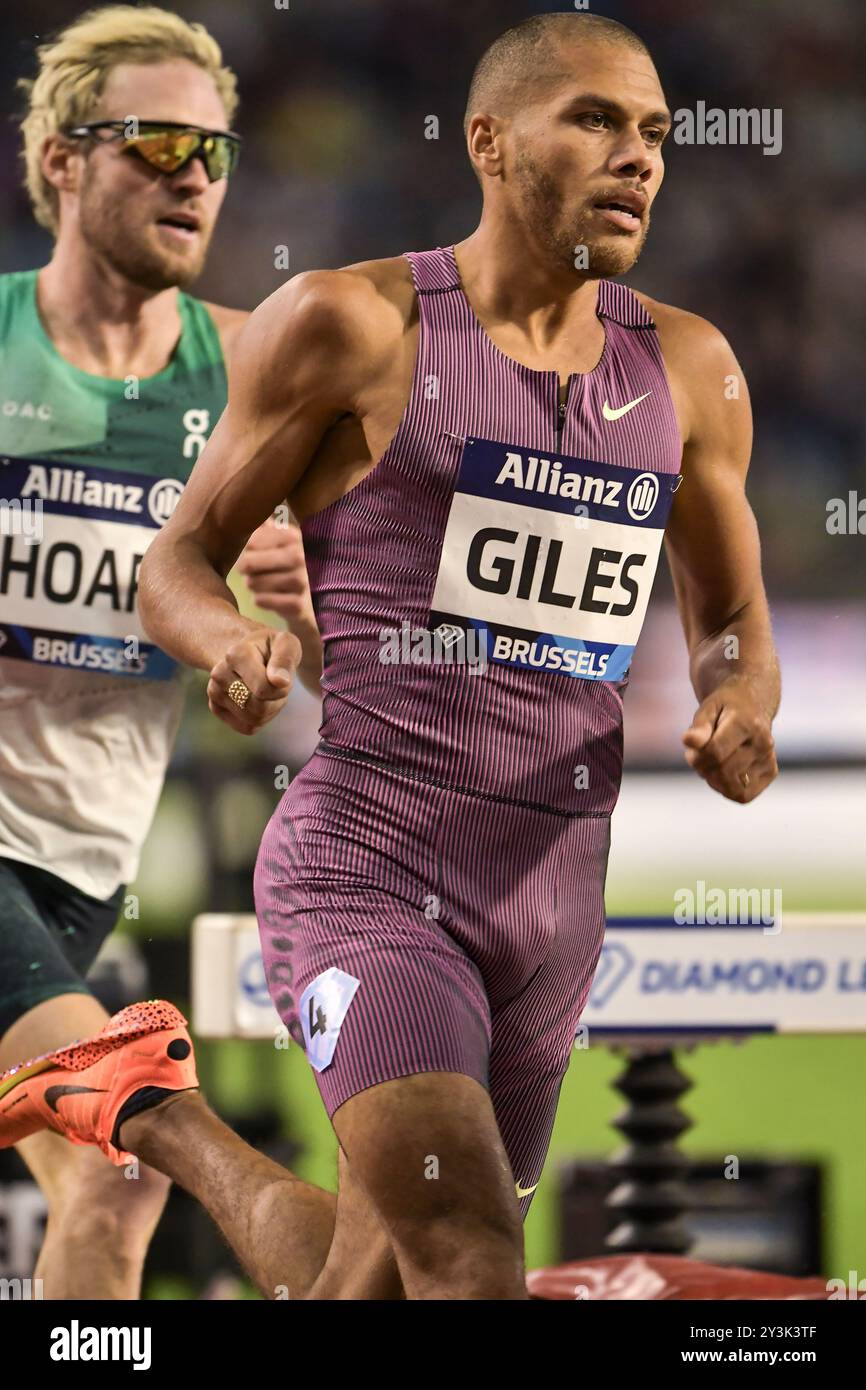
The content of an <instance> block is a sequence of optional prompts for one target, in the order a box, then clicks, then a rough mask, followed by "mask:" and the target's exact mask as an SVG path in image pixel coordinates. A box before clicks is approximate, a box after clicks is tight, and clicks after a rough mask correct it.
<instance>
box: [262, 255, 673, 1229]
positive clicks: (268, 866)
mask: <svg viewBox="0 0 866 1390" xmlns="http://www.w3.org/2000/svg"><path fill="white" fill-rule="evenodd" d="M408 259H409V262H410V264H411V267H412V275H413V278H414V283H415V287H416V289H417V293H418V302H419V306H420V340H419V347H418V356H417V360H416V364H415V371H414V379H413V383H412V390H411V395H410V398H409V401H408V404H407V406H406V410H405V412H404V415H403V418H402V420H401V422H400V424H399V427H398V429H397V433H396V435H395V436H394V439H393V440H392V442H391V444H390V446H389V447H388V449H387V450H386V452H385V454H384V456H383V457H382V459H381V460H380V462H379V463H378V464H376V466H375V467H374V468H373V470H372V471H371V472H370V473H369V474H367V476H366V477H365V478H364V479H363V481H362V482H361V483H359V484H358V485H357V486H355V487H353V488H352V490H351V491H350V492H349V493H348V494H347V495H346V496H344V497H342V498H340V499H339V500H338V501H336V502H333V503H332V504H331V505H330V506H328V507H326V508H325V509H324V510H323V511H321V512H319V513H317V514H316V515H315V516H313V517H310V518H309V519H308V520H307V521H306V522H305V523H304V525H303V528H302V529H303V536H304V543H305V549H306V556H307V566H308V570H309V576H310V584H311V589H312V593H313V601H314V605H315V609H316V615H317V619H318V623H319V628H320V631H321V633H322V637H323V640H324V647H325V661H324V678H323V682H322V683H323V687H324V690H325V698H324V719H323V724H322V728H321V734H322V741H321V743H320V744H319V746H318V748H317V749H316V751H315V752H314V754H313V756H312V757H311V758H310V760H309V761H308V762H307V764H306V765H305V766H304V767H303V768H302V769H301V771H300V772H299V773H298V774H297V776H296V777H295V778H294V780H293V782H292V784H291V786H290V787H289V789H288V790H287V791H286V793H285V795H284V797H283V799H282V801H281V802H280V804H279V806H278V807H277V809H276V810H275V812H274V815H273V817H272V819H271V821H270V824H269V826H268V828H267V830H266V831H265V835H264V837H263V840H262V845H261V850H260V852H259V858H258V863H257V866H256V877H255V897H256V910H257V913H258V919H259V926H260V932H261V939H262V952H263V957H264V963H265V971H266V975H267V980H268V985H269V989H270V992H271V996H272V998H273V1000H274V1003H275V1005H276V1008H277V1009H278V1011H279V1013H280V1016H281V1017H282V1019H283V1021H284V1023H285V1025H286V1027H287V1029H288V1030H289V1032H290V1034H291V1036H292V1037H293V1038H294V1039H295V1041H296V1042H297V1043H298V1044H299V1045H300V1046H302V1047H304V1048H305V1051H306V1054H307V1057H308V1060H309V1061H310V1064H311V1066H312V1067H313V1068H314V1071H315V1077H316V1082H317V1085H318V1087H319V1091H320V1094H321V1096H322V1099H323V1101H324V1103H325V1106H326V1108H327V1111H328V1114H329V1116H331V1117H334V1116H335V1115H336V1112H337V1111H338V1110H339V1109H340V1107H341V1106H342V1105H343V1104H344V1103H345V1102H346V1101H348V1100H350V1099H352V1098H353V1097H356V1096H358V1095H359V1093H361V1092H364V1091H367V1090H368V1089H370V1088H373V1087H376V1086H377V1085H378V1084H379V1083H382V1082H388V1081H396V1080H398V1079H399V1078H401V1077H405V1076H410V1075H415V1074H418V1073H425V1072H438V1073H458V1074H462V1075H465V1076H469V1077H471V1078H473V1079H474V1080H475V1081H477V1082H478V1084H479V1085H481V1086H483V1087H485V1088H486V1090H487V1091H488V1094H489V1096H490V1100H491V1103H492V1106H493V1110H494V1114H495V1116H496V1121H497V1125H498V1128H499V1132H500V1135H501V1138H502V1144H503V1147H504V1150H505V1153H506V1155H507V1157H508V1161H509V1163H510V1165H511V1169H512V1173H513V1175H514V1180H515V1184H516V1192H517V1197H518V1199H519V1201H520V1204H521V1208H522V1211H523V1212H524V1213H525V1212H526V1211H527V1210H528V1208H529V1204H530V1202H531V1201H532V1194H533V1193H534V1191H535V1189H536V1186H537V1184H538V1180H539V1177H540V1174H541V1170H542V1167H543V1164H544V1159H545V1155H546V1153H547V1148H548V1143H549V1140H550V1134H551V1130H552V1126H553V1121H554V1116H555V1113H556V1104H557V1099H558V1095H559V1089H560V1086H561V1083H562V1078H563V1076H564V1074H565V1071H566V1068H567V1066H568V1061H569V1057H570V1055H571V1052H572V1049H573V1047H574V1041H575V1034H576V1030H577V1027H578V1024H579V1020H580V1017H581V1013H582V1010H583V1008H584V1005H585V1002H586V999H587V997H588V994H589V990H590V988H591V985H592V980H593V977H594V974H595V970H596V966H597V963H598V959H599V954H600V951H601V946H602V939H603V934H604V880H605V873H606V867H607V856H608V851H609V847H610V812H611V810H612V809H613V806H614V804H615V801H616V797H617V793H618V789H619V782H620V772H621V756H622V729H621V717H622V701H621V698H620V694H619V690H620V688H621V686H622V684H623V683H624V681H623V677H624V675H625V671H626V668H627V660H628V657H629V655H630V651H631V646H632V644H633V641H634V640H636V635H637V631H638V629H639V620H640V618H641V617H642V613H641V612H640V611H638V610H639V607H640V604H642V605H643V606H645V602H646V598H647V597H648V590H649V585H650V583H651V577H652V569H653V568H654V564H655V556H656V555H657V554H658V549H659V546H660V544H661V530H662V528H663V525H664V516H665V514H666V511H667V507H668V505H669V503H670V492H671V490H672V484H673V481H674V479H675V477H676V476H677V475H678V472H679V464H680V441H679V433H678V428H677V422H676V417H675V414H674V407H673V403H672V400H671V395H670V391H669V388H668V382H667V377H666V373H665V368H664V363H663V361H662V357H661V353H660V349H659V344H658V341H657V336H656V332H655V329H654V327H653V324H652V322H651V320H650V317H649V315H648V314H647V313H646V311H645V310H644V308H643V307H642V306H641V304H640V303H639V301H638V300H637V299H636V298H635V296H634V295H633V294H632V293H631V292H630V291H629V290H627V289H624V288H622V287H621V286H618V285H615V284H612V283H610V282H608V281H604V280H603V281H601V282H600V284H599V288H598V310H597V312H598V314H599V316H600V318H601V319H602V321H603V323H604V330H605V345H604V351H603V354H602V357H601V360H600V362H599V363H598V365H597V366H596V368H595V369H594V371H592V372H588V373H586V374H585V375H580V374H574V375H572V376H571V377H570V380H569V394H568V399H567V404H566V407H565V409H564V410H563V411H560V409H559V380H558V376H557V374H556V373H555V372H539V371H533V370H530V369H529V368H528V367H524V366H521V365H520V364H519V363H517V362H515V361H512V360H511V359H510V358H508V357H506V356H505V355H504V354H503V353H502V352H500V351H499V349H498V348H496V347H495V346H494V344H493V342H492V341H491V340H490V338H489V337H488V336H487V334H486V333H485V332H484V330H483V328H482V327H481V325H480V323H479V321H478V320H477V319H476V317H475V315H474V314H473V312H472V309H471V308H470V306H469V303H468V301H467V299H466V298H465V296H464V294H463V292H462V290H461V288H460V283H459V278H458V274H457V267H456V263H455V259H454V254H453V252H452V251H451V250H437V251H425V252H420V253H418V252H416V253H411V254H410V255H409V257H408ZM579 509H580V510H579ZM590 549H591V551H592V553H591V555H590V554H589V551H590ZM651 562H652V563H651ZM581 566H582V567H583V570H584V573H582V574H581V573H577V571H579V570H580V569H581ZM638 599H639V600H640V604H639V603H638ZM464 622H465V623H466V624H467V626H466V627H465V633H469V634H471V632H474V631H476V630H478V631H481V630H484V631H486V632H488V635H490V636H491V638H492V642H491V646H490V653H489V654H491V657H492V659H490V660H489V661H488V662H487V664H486V666H484V667H483V668H479V667H478V666H473V665H471V664H470V663H469V662H468V661H466V662H462V661H455V662H452V663H450V664H449V663H447V662H445V661H437V660H431V659H429V656H430V653H429V650H427V649H425V647H424V645H423V643H422V644H421V646H420V648H418V650H420V653H421V656H422V658H424V659H421V660H418V661H414V660H402V659H401V660H398V661H388V662H385V661H383V659H382V653H383V649H384V647H383V642H384V641H385V640H386V639H385V635H386V634H387V633H389V632H390V633H396V632H402V631H403V629H404V627H406V628H407V629H408V631H409V633H410V641H409V648H408V650H409V651H410V654H411V653H414V652H415V650H416V648H415V636H414V634H416V633H421V634H422V635H423V633H424V632H425V631H428V629H427V625H428V623H430V624H433V623H436V624H437V627H436V630H437V631H438V630H439V628H444V629H445V630H446V631H447V630H448V629H449V628H450V629H452V631H451V637H452V638H453V636H454V630H460V627H461V623H464ZM476 625H477V627H476ZM428 635H429V631H428ZM401 640H402V639H401ZM450 640H451V639H450V638H449V641H450ZM398 647H399V650H400V652H401V653H402V652H403V648H402V645H400V643H398ZM466 650H467V653H468V651H469V647H468V642H467V648H466ZM566 662H568V663H570V665H568V666H567V667H566V669H562V668H563V666H565V665H566ZM606 663H607V664H606ZM609 667H610V668H612V670H613V672H614V674H615V675H616V679H608V680H605V679H603V678H600V676H601V675H602V674H603V672H604V671H606V670H608V669H609ZM577 671H580V672H590V673H592V674H590V675H587V674H576V673H575V672H577ZM576 769H580V770H581V771H582V772H584V773H585V774H586V775H585V776H576V775H575V774H576ZM335 1126H336V1127H337V1128H338V1132H339V1122H338V1121H337V1120H335Z"/></svg>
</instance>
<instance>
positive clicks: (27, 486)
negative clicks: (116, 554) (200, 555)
mask: <svg viewBox="0 0 866 1390" xmlns="http://www.w3.org/2000/svg"><path fill="white" fill-rule="evenodd" d="M182 492H183V483H181V482H179V481H178V479H177V478H159V479H158V480H157V481H156V482H154V483H153V484H152V485H151V487H150V488H149V489H148V490H147V493H146V494H145V489H144V488H143V487H140V486H139V485H138V484H134V483H123V482H120V481H119V480H118V481H117V482H115V481H114V480H113V479H103V478H89V477H88V476H87V473H86V471H85V470H84V469H83V468H74V469H73V468H55V467H51V466H50V465H47V464H44V463H33V464H31V465H30V468H29V469H28V471H27V477H26V478H25V480H24V483H23V485H22V487H21V497H22V499H25V498H30V497H36V498H41V499H42V501H43V502H64V503H67V504H68V505H70V506H73V507H98V508H99V509H100V510H102V511H111V512H126V513H129V514H131V515H133V516H142V515H143V514H144V511H145V508H146V509H147V511H148V513H149V515H150V517H151V519H152V520H153V521H155V522H156V524H157V526H163V525H165V523H166V522H167V521H168V519H169V517H170V516H171V514H172V512H173V511H174V509H175V507H176V506H177V503H178V500H179V498H180V495H181V493H182Z"/></svg>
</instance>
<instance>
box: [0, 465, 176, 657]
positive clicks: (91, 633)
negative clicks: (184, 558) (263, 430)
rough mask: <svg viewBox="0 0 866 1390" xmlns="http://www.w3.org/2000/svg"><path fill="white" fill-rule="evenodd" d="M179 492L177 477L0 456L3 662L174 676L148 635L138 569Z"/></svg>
mask: <svg viewBox="0 0 866 1390" xmlns="http://www.w3.org/2000/svg"><path fill="white" fill-rule="evenodd" d="M182 491H183V483H181V482H180V481H179V480H178V479H176V478H160V479H155V478H153V477H152V476H151V475H149V474H144V473H132V472H121V471H119V470H117V469H114V468H98V467H95V466H93V465H90V464H87V465H84V464H69V463H54V462H47V461H43V460H40V459H15V458H3V457H0V656H10V657H15V658H17V659H19V660H23V661H33V662H37V663H39V664H40V665H47V666H63V667H74V668H77V669H79V670H85V671H95V672H100V673H101V674H103V675H106V674H108V675H115V676H139V677H146V678H147V679H148V680H154V679H156V680H168V679H169V678H170V677H171V676H172V675H173V674H174V673H175V671H176V670H177V663H176V662H175V661H174V660H173V659H172V658H171V657H170V656H168V655H167V654H166V653H165V652H163V651H161V650H160V649H159V647H155V646H154V645H153V643H152V642H150V641H149V640H148V639H147V637H146V636H145V633H144V630H143V628H142V626H141V622H140V619H139V616H138V611H137V608H136V602H135V600H136V593H137V589H138V570H139V566H140V565H141V561H142V559H143V557H144V553H145V551H146V549H147V547H148V545H149V544H150V542H151V540H152V539H153V537H154V535H155V534H156V532H157V531H158V530H159V528H160V527H161V526H163V525H164V524H165V522H166V521H167V520H168V518H169V517H170V516H171V513H172V511H173V510H174V507H175V504H176V503H177V500H178V498H179V497H180V494H181V492H182Z"/></svg>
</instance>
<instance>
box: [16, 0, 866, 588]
mask: <svg viewBox="0 0 866 1390" xmlns="http://www.w3.org/2000/svg"><path fill="white" fill-rule="evenodd" d="M82 8H83V7H82V6H81V5H79V4H78V3H77V0H27V3H24V4H21V5H19V6H16V7H12V6H11V5H8V6H6V7H4V11H3V13H2V15H0V209H2V211H0V271H2V270H14V269H19V268H22V267H25V266H30V265H33V264H36V263H40V262H42V261H44V260H45V259H46V258H47V256H48V255H49V252H50V242H49V239H48V238H47V237H46V236H45V235H44V234H43V233H42V232H41V231H40V230H39V229H38V228H36V227H35V225H34V223H33V222H32V219H31V216H30V212H29V208H28V204H27V200H26V197H25V195H24V193H23V191H22V190H21V187H20V166H19V161H18V158H17V151H18V137H17V131H16V127H15V123H14V119H13V116H14V112H15V111H16V110H17V109H18V108H19V106H20V99H19V98H16V96H15V93H14V87H13V84H14V80H15V78H17V77H19V76H21V75H24V74H29V73H31V72H32V71H33V67H34V61H35V55H34V49H35V46H36V44H37V42H38V41H39V38H44V37H45V36H47V35H48V34H50V33H51V31H52V30H54V29H56V28H57V27H59V26H62V25H63V24H64V23H66V22H68V21H69V20H70V19H72V18H73V17H74V16H75V15H76V14H78V13H80V11H81V9H82ZM174 8H175V10H177V12H179V13H180V14H182V15H184V16H185V17H186V18H189V19H199V20H202V21H203V22H204V23H205V24H206V25H207V26H208V28H209V29H210V30H211V31H212V32H213V34H214V35H215V37H216V38H217V39H218V40H219V42H220V43H221V45H222V46H223V50H224V55H225V58H226V60H227V61H228V63H229V64H230V65H231V66H232V67H233V68H234V69H235V70H236V72H237V73H238V77H239V81H240V91H241V109H240V114H239V117H238V125H239V128H240V130H241V131H242V133H243V135H244V136H245V141H246V144H245V149H244V154H243V160H242V164H241V167H240V170H239V172H238V176H237V180H236V182H235V183H234V184H233V186H232V189H231V191H230V195H229V197H228V199H227V202H226V205H225V210H224V213H223V222H222V226H221V229H220V231H219V232H218V234H217V238H216V242H215V245H214V249H213V254H212V257H211V261H210V265H209V268H208V271H207V273H206V276H205V278H204V279H203V280H202V281H201V282H200V286H199V290H200V292H201V293H202V295H204V296H205V297H212V298H216V299H218V300H222V301H224V302H228V303H231V304H236V305H240V306H245V307H246V306H249V307H251V306H252V305H254V304H255V303H257V302H258V301H259V300H261V299H263V298H264V297H265V296H266V295H267V294H269V293H270V292H271V291H272V290H273V289H275V288H276V287H277V286H278V285H279V284H280V283H281V282H282V280H283V279H285V278H286V272H285V271H283V270H276V269H275V268H274V248H275V247H276V246H278V245H285V246H287V247H288V248H289V255H290V263H289V272H288V273H289V274H295V273H297V272H298V271H302V270H307V269H309V268H311V267H316V266H335V265H340V264H345V263H350V262H352V261H358V260H364V259H367V258H370V257H378V256H389V255H395V254H399V253H400V252H402V251H404V250H409V249H421V248H424V247H428V246H433V245H449V244H451V243H453V242H454V241H457V240H459V239H461V238H462V237H464V236H466V235H467V234H468V233H469V232H470V231H471V230H472V228H473V226H474V225H475V222H476V220H477V216H478V211H479V193H478V189H477V185H476V183H475V181H474V179H473V177H472V175H471V173H470V171H469V167H468V162H467V159H466V155H465V150H464V145H463V134H462V125H461V122H462V114H463V108H464V104H465V99H466V91H467V87H468V82H469V78H470V75H471V72H472V68H473V66H474V63H475V62H476V60H477V58H478V57H479V56H480V54H481V52H482V51H483V49H484V48H485V47H486V45H487V44H488V43H489V42H491V41H492V39H494V38H495V37H496V36H497V35H498V34H499V33H501V32H502V31H503V30H504V29H505V28H507V27H508V26H509V25H510V24H512V23H515V22H517V21H519V20H520V19H523V18H525V17H526V16H528V15H530V14H533V13H539V12H543V11H546V10H550V9H561V10H569V9H570V8H571V7H570V6H568V5H559V6H557V5H551V4H550V3H533V0H472V3H471V4H467V3H461V0H291V8H290V9H289V10H278V9H276V8H275V5H274V4H273V2H272V0H178V3H176V4H175V5H174ZM593 9H594V10H595V12H598V13H603V14H607V15H610V16H611V17H613V18H615V19H619V20H620V21H622V22H623V23H625V24H628V25H629V26H630V27H632V28H634V29H635V30H636V32H637V33H639V34H640V35H641V37H642V38H643V39H644V40H645V41H646V42H647V43H648V45H649V47H650V49H651V51H652V53H653V55H654V57H655V60H656V63H657V66H658V69H659V72H660V75H661V79H662V84H663V86H664V88H665V91H666V93H667V98H668V103H669V105H670V107H671V109H672V110H676V109H678V108H683V107H687V108H690V109H694V107H695V104H696V102H697V101H698V100H703V101H705V102H706V103H707V106H719V107H722V108H724V109H725V110H727V109H729V108H732V107H747V108H748V107H755V106H757V107H767V108H777V107H778V108H781V110H782V112H783V147H782V152H781V153H780V154H778V155H776V156H765V155H763V154H762V153H761V150H760V148H759V147H755V146H745V147H725V146H703V147H701V146H694V147H688V146H685V145H675V144H674V143H673V141H672V140H671V141H670V142H669V145H668V161H667V162H668V172H667V180H666V184H665V187H664V189H663V192H662V194H661V196H660V197H659V199H658V201H657V203H656V209H655V211H654V214H653V230H652V233H651V235H650V240H649V244H648V247H647V250H646V251H645V253H644V256H643V258H642V260H641V262H640V263H639V265H638V267H637V270H636V271H635V272H634V273H633V275H632V277H631V282H632V283H634V285H635V286H636V287H638V288H640V289H643V290H645V291H646V292H648V293H649V294H651V295H653V296H655V297H657V298H660V299H663V300H666V301H669V302H671V303H674V304H676V305H679V306H680V307H683V308H687V309H690V310H692V311H693V312H695V313H698V314H701V315H703V316H705V317H707V318H709V319H711V320H712V321H713V322H714V323H716V324H717V325H718V326H719V327H720V328H721V329H722V330H723V331H724V332H725V334H726V335H727V336H728V337H729V338H730V341H731V343H732V344H733V347H734V350H735V352H736V353H737V355H738V357H739V359H740V361H741V363H742V365H743V368H744V370H745V373H746V376H747V380H748V382H749V384H750V388H751V391H752V395H753V401H754V407H755V415H756V421H757V430H756V444H755V460H754V466H753V473H752V479H751V484H750V495H751V497H752V501H753V505H754V507H755V509H756V512H757V514H758V518H759V521H760V523H761V529H762V535H763V543H764V550H765V564H766V572H767V579H768V586H769V589H770V592H771V595H772V596H773V597H774V598H777V597H784V596H799V597H804V598H805V597H811V596H822V597H823V596H827V597H830V596H835V597H839V598H844V597H845V596H847V595H850V594H851V592H852V590H855V591H858V592H859V590H860V589H861V588H862V579H863V565H862V560H861V558H860V557H861V554H862V540H860V539H858V538H856V537H837V536H830V535H828V533H827V531H826V525H825V523H826V506H827V502H828V500H829V499H830V498H832V497H840V496H845V495H846V494H847V491H848V490H849V489H851V488H856V487H857V486H858V483H859V480H860V479H861V477H862V459H863V452H864V450H863V443H864V412H863V403H862V398H863V383H864V379H866V361H864V352H863V347H862V341H863V334H862V306H863V302H864V282H866V262H864V255H863V250H864V232H866V191H864V182H863V172H864V164H866V139H864V131H866V119H864V105H866V99H864V83H863V71H864V62H863V54H864V44H863V37H864V28H866V6H864V5H863V4H862V3H858V0H822V3H820V4H816V3H813V2H812V0H727V3H724V4H716V3H709V0H705V2H704V3H697V2H696V0H651V3H650V2H648V0H630V2H629V0H623V2H622V3H617V0H610V3H601V4H599V5H596V6H594V7H593ZM37 36H39V38H37ZM430 115H435V116H437V117H438V120H439V139H438V140H428V139H425V134H424V131H425V118H426V117H428V116H430ZM858 330H859V331H858Z"/></svg>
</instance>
